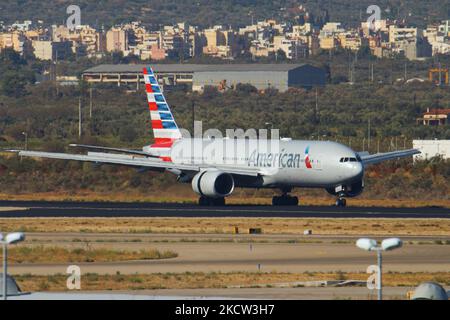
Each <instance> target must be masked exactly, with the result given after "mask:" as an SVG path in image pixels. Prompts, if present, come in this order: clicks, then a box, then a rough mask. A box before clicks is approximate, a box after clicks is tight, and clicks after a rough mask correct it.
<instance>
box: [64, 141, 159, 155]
mask: <svg viewBox="0 0 450 320" xmlns="http://www.w3.org/2000/svg"><path fill="white" fill-rule="evenodd" d="M69 147H74V148H81V149H87V150H99V151H112V152H120V153H126V154H135V155H140V156H145V157H150V158H158V156H156V155H151V154H148V153H147V152H144V151H140V150H131V149H120V148H110V147H99V146H92V145H87V144H76V143H72V144H69Z"/></svg>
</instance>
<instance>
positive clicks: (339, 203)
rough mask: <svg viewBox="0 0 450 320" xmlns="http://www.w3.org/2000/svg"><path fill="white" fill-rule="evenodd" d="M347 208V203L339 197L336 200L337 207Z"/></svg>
mask: <svg viewBox="0 0 450 320" xmlns="http://www.w3.org/2000/svg"><path fill="white" fill-rule="evenodd" d="M345 206H347V201H346V200H345V198H343V197H339V198H337V199H336V207H345Z"/></svg>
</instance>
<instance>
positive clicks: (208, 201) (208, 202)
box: [198, 196, 225, 206]
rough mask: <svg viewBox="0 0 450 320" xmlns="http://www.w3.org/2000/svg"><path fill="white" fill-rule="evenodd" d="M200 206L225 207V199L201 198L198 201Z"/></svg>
mask: <svg viewBox="0 0 450 320" xmlns="http://www.w3.org/2000/svg"><path fill="white" fill-rule="evenodd" d="M198 204H199V205H200V206H224V205H225V198H208V197H204V196H201V197H200V198H199V199H198Z"/></svg>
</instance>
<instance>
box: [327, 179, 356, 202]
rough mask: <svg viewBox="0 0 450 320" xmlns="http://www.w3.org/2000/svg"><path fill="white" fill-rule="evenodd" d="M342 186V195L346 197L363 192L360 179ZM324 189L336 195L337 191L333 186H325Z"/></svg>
mask: <svg viewBox="0 0 450 320" xmlns="http://www.w3.org/2000/svg"><path fill="white" fill-rule="evenodd" d="M343 187H344V191H343V193H344V195H345V196H346V197H349V198H353V197H356V196H359V195H360V194H361V193H362V192H363V190H364V181H363V180H360V181H358V182H354V183H352V184H349V185H344V186H343ZM326 190H327V192H328V193H329V194H332V195H333V196H337V195H338V192H336V190H335V189H334V188H327V189H326Z"/></svg>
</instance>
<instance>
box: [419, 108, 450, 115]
mask: <svg viewBox="0 0 450 320" xmlns="http://www.w3.org/2000/svg"><path fill="white" fill-rule="evenodd" d="M448 114H450V109H431V110H430V111H429V112H425V113H424V115H448Z"/></svg>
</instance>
